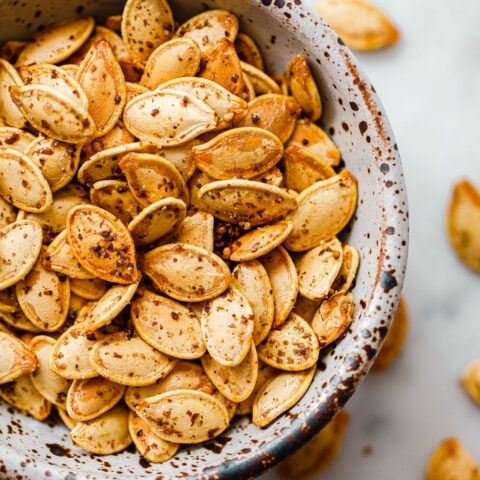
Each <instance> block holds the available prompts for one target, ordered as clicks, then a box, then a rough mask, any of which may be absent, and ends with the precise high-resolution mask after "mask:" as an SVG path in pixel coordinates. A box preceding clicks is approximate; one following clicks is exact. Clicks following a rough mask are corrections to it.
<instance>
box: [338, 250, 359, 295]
mask: <svg viewBox="0 0 480 480" xmlns="http://www.w3.org/2000/svg"><path fill="white" fill-rule="evenodd" d="M342 250H343V262H342V267H341V268H340V271H339V272H338V275H337V278H336V279H335V281H334V282H333V285H332V290H333V291H334V293H346V292H348V291H349V290H350V288H351V287H352V285H353V281H354V280H355V275H356V274H357V270H358V265H359V263H360V255H359V253H358V250H357V249H356V248H355V247H352V246H351V245H348V244H346V243H345V244H343V245H342Z"/></svg>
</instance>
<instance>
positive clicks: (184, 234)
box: [176, 212, 215, 252]
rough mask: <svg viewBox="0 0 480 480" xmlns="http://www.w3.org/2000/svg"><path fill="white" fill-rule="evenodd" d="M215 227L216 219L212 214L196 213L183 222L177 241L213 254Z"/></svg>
mask: <svg viewBox="0 0 480 480" xmlns="http://www.w3.org/2000/svg"><path fill="white" fill-rule="evenodd" d="M214 225H215V219H214V217H213V215H210V213H206V212H198V213H195V214H194V215H191V216H189V217H186V218H185V219H184V220H183V222H182V224H181V225H180V228H179V229H178V233H177V235H176V237H177V240H178V241H179V242H180V243H188V244H189V245H193V246H195V247H200V248H203V249H205V250H208V251H209V252H213V246H214V245H213V244H214V240H213V238H214Z"/></svg>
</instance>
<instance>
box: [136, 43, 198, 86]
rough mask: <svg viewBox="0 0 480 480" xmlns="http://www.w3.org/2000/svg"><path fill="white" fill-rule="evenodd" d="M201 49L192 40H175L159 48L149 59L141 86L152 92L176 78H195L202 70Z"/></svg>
mask: <svg viewBox="0 0 480 480" xmlns="http://www.w3.org/2000/svg"><path fill="white" fill-rule="evenodd" d="M200 56H201V53H200V49H199V48H198V44H197V42H195V40H192V39H191V38H188V37H185V38H175V39H173V40H170V41H169V42H165V43H163V44H162V45H160V46H159V47H157V48H156V49H155V50H154V51H153V53H152V54H151V55H150V57H149V58H148V61H147V64H146V65H145V71H144V73H143V76H142V79H141V80H140V84H141V85H143V86H145V87H147V88H148V89H150V90H153V89H154V88H157V87H158V86H159V85H161V84H162V83H165V82H168V81H169V80H172V79H174V78H181V77H194V76H195V75H196V73H197V72H198V69H199V68H200Z"/></svg>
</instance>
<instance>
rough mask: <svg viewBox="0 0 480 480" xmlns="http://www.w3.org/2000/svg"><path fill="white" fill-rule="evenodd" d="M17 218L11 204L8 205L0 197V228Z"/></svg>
mask: <svg viewBox="0 0 480 480" xmlns="http://www.w3.org/2000/svg"><path fill="white" fill-rule="evenodd" d="M16 218H17V212H16V210H15V208H14V207H13V205H10V204H9V203H8V202H6V201H5V200H4V199H3V198H2V197H0V229H2V228H4V227H6V226H7V225H10V224H11V223H13V222H14V221H15V219H16Z"/></svg>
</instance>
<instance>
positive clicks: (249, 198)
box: [198, 180, 297, 226]
mask: <svg viewBox="0 0 480 480" xmlns="http://www.w3.org/2000/svg"><path fill="white" fill-rule="evenodd" d="M198 198H199V200H200V202H201V203H202V204H203V207H204V209H205V210H206V211H208V212H209V213H211V214H212V215H214V216H215V217H217V218H219V219H220V220H223V221H225V222H230V223H235V224H244V225H245V224H247V225H249V226H255V225H262V224H264V223H269V222H271V221H273V220H276V219H277V218H279V217H282V216H284V215H286V214H287V213H288V212H289V211H290V210H293V209H295V208H296V207H297V200H296V198H295V197H294V196H293V195H292V194H291V193H289V192H287V191H286V190H284V189H281V188H279V187H274V186H273V185H267V184H264V183H260V182H255V181H252V180H221V181H217V182H212V183H209V184H207V185H204V186H203V187H202V188H201V189H200V191H199V192H198ZM258 205H261V206H262V208H260V209H259V208H258V207H257V206H258Z"/></svg>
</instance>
